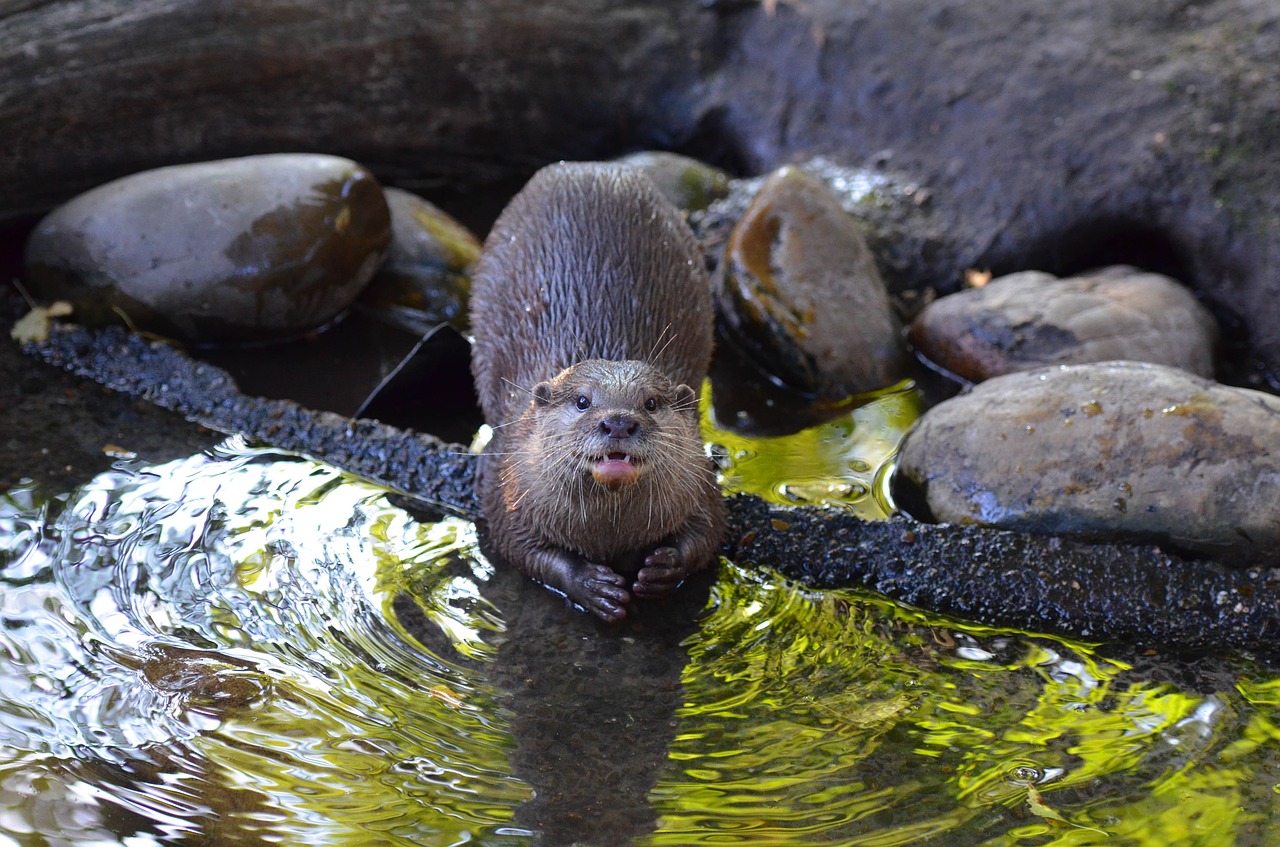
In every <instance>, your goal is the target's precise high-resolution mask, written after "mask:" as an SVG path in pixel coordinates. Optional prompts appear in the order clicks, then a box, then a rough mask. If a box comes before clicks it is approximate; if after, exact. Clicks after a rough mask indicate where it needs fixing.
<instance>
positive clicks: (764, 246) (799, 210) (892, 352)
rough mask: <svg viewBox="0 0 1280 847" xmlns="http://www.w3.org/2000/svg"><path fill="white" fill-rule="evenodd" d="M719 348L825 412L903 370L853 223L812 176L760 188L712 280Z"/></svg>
mask: <svg viewBox="0 0 1280 847" xmlns="http://www.w3.org/2000/svg"><path fill="white" fill-rule="evenodd" d="M715 287H716V290H717V295H718V307H719V314H720V320H721V322H722V324H723V330H724V333H723V334H724V336H725V341H726V347H727V348H728V350H727V351H721V352H722V354H737V355H738V356H740V357H742V358H743V359H745V360H747V361H748V362H750V363H751V364H752V365H754V366H755V368H757V369H758V370H759V371H761V372H763V373H764V374H768V375H769V376H770V377H771V378H772V379H774V380H776V381H777V382H779V383H781V384H782V385H784V386H785V387H787V388H789V389H791V390H793V391H795V392H798V393H800V394H801V395H804V396H806V397H809V398H810V399H811V400H812V403H813V405H815V406H817V407H822V408H829V409H831V410H832V412H833V413H839V412H840V411H844V410H847V409H848V408H850V400H851V398H852V397H854V396H855V395H860V394H865V393H867V392H871V391H875V390H878V389H881V388H885V387H887V386H889V385H892V384H894V383H896V382H898V381H900V380H901V379H902V378H903V377H904V376H905V375H906V374H907V362H906V356H905V353H904V349H903V345H902V337H901V326H900V324H899V322H898V319H897V317H896V316H895V314H894V312H893V308H892V306H891V304H890V302H889V296H888V294H887V292H886V291H885V287H884V283H883V282H882V281H881V279H880V274H879V273H878V272H877V270H876V264H875V259H874V257H873V256H872V254H871V251H870V250H869V249H868V247H867V244H866V240H865V239H864V238H863V236H862V233H861V231H860V230H859V229H858V225H857V224H856V223H854V222H853V220H852V219H851V218H850V217H849V215H848V214H847V213H846V212H845V211H844V209H843V208H842V207H841V205H840V202H839V200H838V199H837V198H836V197H835V196H834V195H833V194H832V193H831V192H830V191H829V190H828V189H827V188H826V186H824V185H823V184H822V183H821V182H820V181H819V180H817V179H815V178H814V177H812V176H809V175H808V174H806V173H804V172H803V171H801V170H799V169H797V168H791V167H788V168H783V169H781V170H779V171H777V172H776V173H774V174H773V175H771V176H770V177H769V178H768V179H767V180H766V181H765V182H764V184H763V185H762V186H761V188H760V191H759V192H758V193H757V194H756V197H755V199H754V200H753V201H752V202H751V204H750V205H749V206H748V207H747V210H746V212H745V213H744V214H743V216H742V219H741V220H740V221H738V223H737V225H736V226H735V227H734V229H733V232H732V233H731V235H730V236H729V240H728V243H727V244H726V246H725V255H724V260H723V261H722V262H721V264H720V267H719V271H718V273H717V276H716V283H715Z"/></svg>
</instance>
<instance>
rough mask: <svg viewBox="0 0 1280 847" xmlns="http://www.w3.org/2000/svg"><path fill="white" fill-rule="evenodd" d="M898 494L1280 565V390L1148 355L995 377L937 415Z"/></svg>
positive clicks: (912, 503) (982, 517)
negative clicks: (1212, 376)
mask: <svg viewBox="0 0 1280 847" xmlns="http://www.w3.org/2000/svg"><path fill="white" fill-rule="evenodd" d="M894 494H895V497H896V498H897V499H898V502H899V503H900V504H902V505H905V506H906V507H907V508H908V510H910V511H913V512H922V511H926V510H927V512H928V513H930V514H931V516H932V517H933V518H934V519H936V520H938V521H941V522H945V523H959V524H981V525H986V526H994V527H1000V528H1003V529H1016V530H1024V531H1032V532H1044V533H1055V534H1069V535H1076V536H1083V537H1087V538H1093V539H1105V540H1127V541H1137V540H1142V541H1154V542H1156V543H1160V544H1166V545H1170V546H1172V547H1173V548H1174V549H1178V550H1183V551H1190V552H1193V553H1197V554H1208V555H1211V556H1214V557H1217V558H1221V559H1222V560H1223V561H1226V562H1229V563H1233V564H1254V563H1267V564H1280V398H1277V397H1275V396H1273V395H1271V394H1264V393H1262V392H1258V391H1251V390H1249V389H1242V388H1231V387H1228V386H1224V385H1220V384H1218V383H1215V382H1212V381H1210V380H1206V379H1201V378H1200V377H1197V376H1194V375H1192V374H1189V373H1186V372H1185V371H1180V370H1177V369H1174V368H1170V367H1166V366H1163V365H1152V364H1145V363H1139V362H1098V363H1091V364H1084V365H1063V366H1058V367H1051V368H1043V369H1039V370H1034V371H1024V372H1021V373H1015V374H1008V375H1005V376H1000V377H995V378H993V379H990V380H987V381H986V382H983V383H981V384H979V385H977V386H975V387H974V388H973V389H972V390H970V391H969V392H968V393H966V394H963V395H961V396H959V397H956V398H953V399H951V400H948V401H946V402H944V403H941V404H939V405H938V406H936V407H934V408H933V409H931V410H929V411H928V412H926V413H925V415H924V416H923V417H922V418H921V419H920V421H919V422H918V423H917V425H916V426H915V428H914V429H912V430H911V432H909V433H908V434H907V437H906V439H905V440H904V442H903V445H902V450H901V453H900V455H899V457H898V468H897V476H896V478H895V485H894ZM922 507H923V508H922ZM918 516H919V515H918Z"/></svg>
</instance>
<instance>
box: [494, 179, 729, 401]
mask: <svg viewBox="0 0 1280 847" xmlns="http://www.w3.org/2000/svg"><path fill="white" fill-rule="evenodd" d="M473 280H474V281H473V286H472V294H471V326H472V329H473V331H474V333H475V346H474V348H473V350H472V365H471V368H472V372H473V374H474V375H475V380H476V390H477V392H478V393H479V396H480V405H481V407H482V408H483V410H484V414H485V419H486V420H487V421H489V423H491V424H497V423H504V422H506V421H510V420H512V419H514V418H515V417H518V416H519V414H520V410H521V409H523V408H524V406H525V405H526V404H527V402H528V397H529V395H528V391H529V389H530V388H531V387H532V386H534V385H535V384H537V383H538V382H540V381H542V380H545V379H550V378H551V377H552V376H554V375H555V374H557V373H559V372H560V371H561V370H563V369H565V368H567V367H569V366H570V365H572V364H574V363H575V362H579V361H582V360H585V359H597V358H598V359H640V360H644V361H647V362H649V363H651V364H653V365H655V366H656V367H657V368H658V369H659V370H661V371H663V372H664V373H666V374H667V375H668V376H669V377H670V378H671V379H672V380H673V381H675V382H677V383H685V384H688V385H691V386H693V387H694V388H695V389H697V387H698V386H699V384H700V383H701V381H702V379H703V377H704V376H706V372H707V368H708V367H709V365H710V360H711V347H712V336H713V331H714V321H713V312H712V302H711V290H710V286H709V284H708V282H707V276H706V269H705V268H704V266H703V263H702V255H701V252H700V250H699V248H698V244H697V241H696V240H695V239H694V237H693V233H692V232H691V231H690V230H689V227H688V226H687V225H686V224H685V222H684V220H683V219H682V218H681V216H680V213H679V212H677V211H676V209H675V208H674V207H673V206H672V205H671V204H670V203H669V202H668V201H667V200H666V198H665V197H663V196H662V195H661V194H660V193H659V191H658V189H657V188H656V187H655V186H654V184H653V183H652V181H650V179H649V177H648V176H647V175H645V174H644V173H642V172H640V171H638V170H635V169H632V168H628V167H626V166H622V165H608V164H595V163H574V164H558V165H551V166H548V167H546V168H543V169H542V170H541V171H539V172H538V173H537V174H535V175H534V176H533V178H532V179H531V180H529V183H528V184H527V185H526V186H525V187H524V189H523V190H522V191H521V192H520V193H519V194H517V195H516V197H515V198H514V199H512V201H511V202H510V203H509V204H508V205H507V208H506V209H505V210H504V211H503V212H502V214H501V215H500V216H499V217H498V220H497V222H496V223H495V224H494V226H493V230H492V231H491V232H490V233H489V237H488V238H487V239H486V240H485V244H484V250H483V252H482V254H481V257H480V261H479V263H478V264H477V265H476V269H475V272H474V274H473Z"/></svg>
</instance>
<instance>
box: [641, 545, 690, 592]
mask: <svg viewBox="0 0 1280 847" xmlns="http://www.w3.org/2000/svg"><path fill="white" fill-rule="evenodd" d="M688 576H689V569H688V568H687V567H686V566H685V564H684V562H682V561H681V560H680V554H679V553H678V552H677V551H676V548H674V547H659V548H658V549H657V550H654V551H653V552H652V553H650V554H649V555H648V556H647V557H645V560H644V567H643V568H641V569H640V573H638V574H636V582H635V585H633V586H631V590H632V592H634V593H635V595H636V596H637V597H643V598H645V599H646V600H653V599H655V598H658V597H666V596H667V595H668V594H670V593H671V592H672V591H675V590H676V588H677V587H678V586H679V585H680V583H682V582H684V580H685V579H686V578H687V577H688Z"/></svg>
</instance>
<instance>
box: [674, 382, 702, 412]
mask: <svg viewBox="0 0 1280 847" xmlns="http://www.w3.org/2000/svg"><path fill="white" fill-rule="evenodd" d="M697 402H698V395H697V394H696V393H694V390H693V389H692V388H690V387H689V386H687V385H677V386H676V390H675V402H674V403H672V404H671V405H673V406H675V407H676V408H677V409H692V408H693V407H694V406H695V405H696V404H697Z"/></svg>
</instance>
